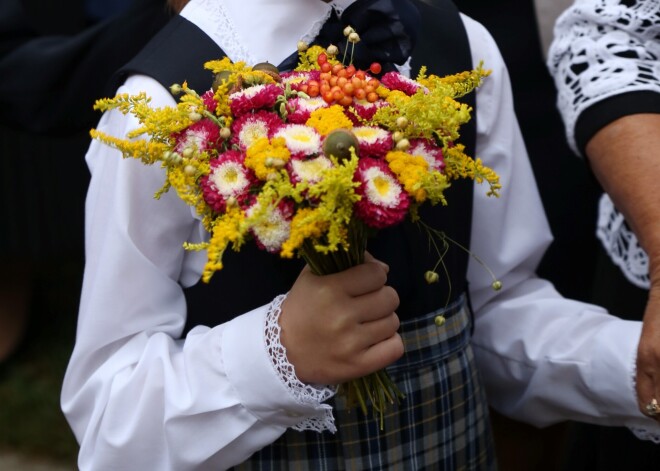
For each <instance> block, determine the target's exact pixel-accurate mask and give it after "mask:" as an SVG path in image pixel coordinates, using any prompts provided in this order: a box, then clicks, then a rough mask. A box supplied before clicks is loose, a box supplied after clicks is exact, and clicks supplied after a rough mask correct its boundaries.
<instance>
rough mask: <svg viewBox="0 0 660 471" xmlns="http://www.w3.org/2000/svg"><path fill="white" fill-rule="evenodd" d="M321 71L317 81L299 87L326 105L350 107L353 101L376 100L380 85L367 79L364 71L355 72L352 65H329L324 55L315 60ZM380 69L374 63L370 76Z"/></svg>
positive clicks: (372, 79)
mask: <svg viewBox="0 0 660 471" xmlns="http://www.w3.org/2000/svg"><path fill="white" fill-rule="evenodd" d="M317 62H318V64H319V67H320V69H321V75H320V77H319V80H310V81H309V82H307V84H305V85H303V86H302V87H301V89H302V91H303V92H305V93H307V94H308V95H309V96H311V97H318V96H320V97H322V98H323V100H325V102H326V103H328V104H339V105H342V106H350V105H351V104H352V103H353V100H366V101H368V102H369V103H374V102H376V101H377V100H378V98H379V97H378V94H377V93H376V89H377V88H378V86H379V85H380V81H379V80H378V79H377V78H373V77H369V78H367V73H366V72H365V71H364V70H357V69H356V68H355V66H354V65H353V64H350V65H348V66H344V65H343V64H340V63H337V64H331V63H330V62H328V56H327V55H326V54H319V57H318V59H317ZM381 70H382V67H381V65H380V64H379V63H377V62H374V63H373V64H371V66H370V67H369V71H370V72H371V73H372V74H379V73H380V72H381Z"/></svg>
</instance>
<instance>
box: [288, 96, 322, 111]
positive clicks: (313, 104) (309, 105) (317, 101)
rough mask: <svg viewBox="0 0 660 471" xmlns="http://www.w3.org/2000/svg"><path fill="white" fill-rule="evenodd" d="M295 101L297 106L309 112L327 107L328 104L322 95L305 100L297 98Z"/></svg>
mask: <svg viewBox="0 0 660 471" xmlns="http://www.w3.org/2000/svg"><path fill="white" fill-rule="evenodd" d="M294 103H295V106H296V108H299V109H300V110H302V111H309V112H312V111H315V110H318V109H319V108H326V107H327V106H328V104H327V103H326V101H325V100H324V99H323V98H321V97H313V98H306V99H304V100H303V99H296V100H295V101H294Z"/></svg>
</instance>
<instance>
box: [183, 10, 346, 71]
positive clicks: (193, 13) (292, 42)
mask: <svg viewBox="0 0 660 471" xmlns="http://www.w3.org/2000/svg"><path fill="white" fill-rule="evenodd" d="M355 1H356V0H334V1H332V2H330V3H324V2H322V1H320V0H316V1H315V0H247V1H246V0H191V1H190V2H189V3H188V4H187V5H186V6H185V7H184V9H183V10H182V11H181V16H183V17H184V18H186V19H187V20H189V21H191V22H192V23H194V24H196V25H197V26H198V27H199V28H200V29H201V30H202V31H204V32H205V33H206V34H207V35H208V36H209V37H211V39H213V40H214V41H215V42H216V43H217V44H218V45H219V46H220V48H221V49H222V50H223V51H224V52H225V53H226V54H227V56H229V58H230V59H232V60H233V61H234V62H236V61H245V62H246V63H248V64H256V63H258V62H263V61H268V62H271V63H273V64H279V63H280V62H281V61H282V60H284V59H285V58H286V57H288V56H289V55H290V54H291V53H292V52H293V51H295V50H296V47H297V45H298V41H300V40H302V41H306V42H311V41H312V40H313V39H314V38H315V37H316V35H317V34H318V32H319V31H320V29H321V27H322V26H323V23H324V22H325V20H326V19H327V18H328V16H330V12H331V11H332V8H335V9H336V10H337V12H338V13H340V14H341V12H343V11H344V10H345V9H346V8H347V7H348V6H349V5H351V4H352V3H354V2H355Z"/></svg>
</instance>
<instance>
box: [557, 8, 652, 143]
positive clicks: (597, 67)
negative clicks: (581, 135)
mask: <svg viewBox="0 0 660 471" xmlns="http://www.w3.org/2000/svg"><path fill="white" fill-rule="evenodd" d="M626 4H628V5H626ZM659 28H660V0H632V1H630V2H620V1H612V0H576V1H575V3H574V4H573V5H572V6H571V7H570V8H568V9H567V10H566V11H564V13H562V14H561V15H560V16H559V18H558V19H557V22H556V24H555V29H554V39H553V41H552V43H551V45H550V49H549V51H548V61H547V62H548V67H549V69H550V73H551V74H552V75H553V77H554V79H555V85H556V87H557V90H558V97H557V104H558V107H559V111H560V112H561V114H562V117H563V119H564V124H565V126H566V136H567V138H568V141H569V144H570V145H571V148H572V149H573V151H575V152H576V153H579V149H578V148H577V145H576V142H575V134H574V132H575V124H576V122H577V119H578V117H579V116H580V114H581V113H582V112H583V111H584V110H585V109H587V108H589V107H590V106H592V105H593V104H595V103H597V102H599V101H602V100H604V99H606V98H609V97H612V96H615V95H620V94H622V93H626V92H635V91H654V92H658V93H660V61H659V59H660V41H658V36H657V35H658V30H659Z"/></svg>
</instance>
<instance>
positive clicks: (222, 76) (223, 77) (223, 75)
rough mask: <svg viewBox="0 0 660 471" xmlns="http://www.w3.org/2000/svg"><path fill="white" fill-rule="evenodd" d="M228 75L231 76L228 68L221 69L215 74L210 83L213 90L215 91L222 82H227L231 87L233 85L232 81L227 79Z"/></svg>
mask: <svg viewBox="0 0 660 471" xmlns="http://www.w3.org/2000/svg"><path fill="white" fill-rule="evenodd" d="M229 77H231V71H229V70H221V71H220V72H218V73H217V74H215V78H214V79H213V85H212V87H213V91H214V92H215V91H217V90H218V87H219V86H220V85H222V83H223V82H227V83H228V84H229V88H230V89H231V88H232V87H233V86H234V83H233V82H230V81H229Z"/></svg>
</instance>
